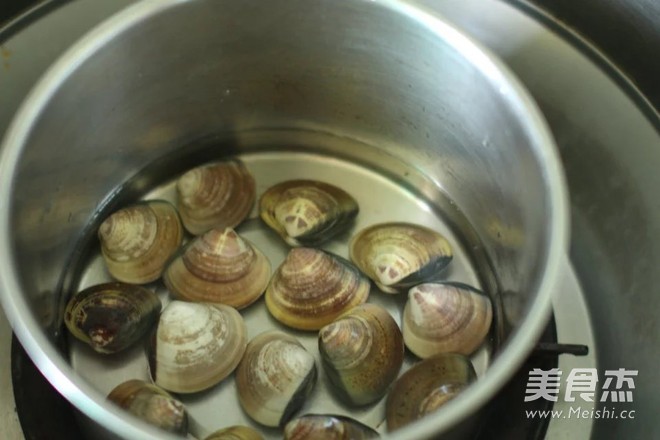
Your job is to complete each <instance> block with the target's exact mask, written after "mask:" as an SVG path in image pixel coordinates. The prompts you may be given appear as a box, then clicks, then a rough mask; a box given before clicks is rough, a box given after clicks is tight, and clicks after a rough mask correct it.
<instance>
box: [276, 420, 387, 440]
mask: <svg viewBox="0 0 660 440" xmlns="http://www.w3.org/2000/svg"><path fill="white" fill-rule="evenodd" d="M376 438H380V435H379V434H378V432H376V431H374V430H373V429H371V428H370V427H369V426H367V425H365V424H363V423H360V422H358V421H357V420H354V419H351V418H350V417H345V416H337V415H329V414H307V415H304V416H302V417H299V418H297V419H293V420H291V421H290V422H289V423H287V424H286V426H285V427H284V440H307V439H314V440H367V439H376Z"/></svg>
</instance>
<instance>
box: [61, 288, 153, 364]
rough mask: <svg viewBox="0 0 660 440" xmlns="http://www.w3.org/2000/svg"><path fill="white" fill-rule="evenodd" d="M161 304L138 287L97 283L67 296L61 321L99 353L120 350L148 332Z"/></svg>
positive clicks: (74, 334) (149, 292)
mask: <svg viewBox="0 0 660 440" xmlns="http://www.w3.org/2000/svg"><path fill="white" fill-rule="evenodd" d="M160 309H161V303H160V300H159V299H158V297H157V296H156V294H155V293H153V292H152V291H150V290H149V289H146V288H144V287H141V286H135V285H131V284H125V283H119V282H113V283H104V284H97V285H95V286H91V287H88V288H87V289H84V290H82V291H81V292H79V293H78V294H76V295H74V296H73V297H71V299H70V300H69V302H68V303H67V306H66V309H65V310H64V324H65V325H66V327H67V328H68V329H69V332H70V333H71V334H72V335H73V336H74V337H75V338H77V339H79V340H81V341H83V342H85V343H86V344H87V345H89V346H90V347H92V348H93V349H94V350H95V351H97V352H99V353H106V354H108V353H117V352H119V351H122V350H124V349H126V348H128V347H130V346H131V345H133V344H134V343H136V342H137V341H138V340H140V339H141V338H143V337H144V336H146V335H147V333H149V330H151V328H152V327H153V326H154V324H156V322H157V321H158V314H159V313H160Z"/></svg>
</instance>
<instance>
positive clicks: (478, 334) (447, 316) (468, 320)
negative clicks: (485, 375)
mask: <svg viewBox="0 0 660 440" xmlns="http://www.w3.org/2000/svg"><path fill="white" fill-rule="evenodd" d="M492 318H493V311H492V306H491V302H490V299H489V298H488V297H487V296H486V295H485V294H484V293H482V292H480V291H479V290H477V289H475V288H474V287H471V286H468V285H466V284H461V283H449V282H447V283H426V284H420V285H419V286H415V287H413V288H412V289H410V292H409V294H408V302H407V303H406V306H405V308H404V311H403V339H404V341H405V343H406V346H407V347H408V349H410V351H412V352H413V353H415V354H416V355H417V356H419V357H421V358H428V357H431V356H434V355H436V354H438V353H461V354H464V355H469V354H471V353H473V352H474V351H475V350H476V349H477V348H479V346H480V345H481V344H482V342H483V341H484V339H485V338H486V336H487V335H488V331H489V330H490V325H491V322H492Z"/></svg>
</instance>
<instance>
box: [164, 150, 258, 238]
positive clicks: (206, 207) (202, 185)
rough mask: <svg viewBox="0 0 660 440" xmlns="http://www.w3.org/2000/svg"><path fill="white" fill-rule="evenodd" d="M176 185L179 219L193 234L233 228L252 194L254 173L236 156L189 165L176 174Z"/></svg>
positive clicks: (245, 213)
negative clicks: (220, 160)
mask: <svg viewBox="0 0 660 440" xmlns="http://www.w3.org/2000/svg"><path fill="white" fill-rule="evenodd" d="M176 189H177V196H178V199H177V207H178V208H179V213H180V214H181V220H182V221H183V225H184V226H185V228H186V230H188V232H190V233H191V234H193V235H199V234H203V233H204V232H206V231H208V230H209V229H211V228H218V229H224V228H235V227H236V226H238V224H239V223H241V222H242V221H243V220H244V219H245V218H246V217H247V216H248V214H249V213H250V211H251V210H252V205H253V204H254V200H255V198H256V189H255V182H254V177H252V175H251V174H250V172H249V171H248V169H247V168H245V165H244V164H243V163H242V162H241V161H239V160H237V159H234V160H228V161H225V162H218V163H213V164H208V165H202V166H199V167H197V168H193V169H192V170H190V171H188V172H186V173H185V174H183V175H182V176H181V177H180V178H179V180H178V181H177V184H176Z"/></svg>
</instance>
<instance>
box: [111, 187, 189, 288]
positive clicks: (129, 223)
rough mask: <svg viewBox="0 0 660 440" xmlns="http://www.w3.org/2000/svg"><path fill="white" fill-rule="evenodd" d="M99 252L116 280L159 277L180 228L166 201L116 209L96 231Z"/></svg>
mask: <svg viewBox="0 0 660 440" xmlns="http://www.w3.org/2000/svg"><path fill="white" fill-rule="evenodd" d="M98 236H99V240H100V242H101V253H102V255H103V260H104V261H105V264H106V266H107V268H108V271H109V272H110V274H111V275H112V276H113V277H114V278H116V279H117V280H119V281H123V282H126V283H132V284H145V283H149V282H151V281H155V280H157V279H158V278H160V276H161V274H162V272H163V269H164V267H165V264H166V263H167V261H168V260H169V258H170V257H171V256H172V255H173V254H174V253H175V252H176V250H177V249H178V248H179V246H181V241H182V240H183V227H182V226H181V222H180V220H179V215H178V214H177V212H176V209H174V206H172V205H171V204H170V203H168V202H165V201H161V200H152V201H147V202H143V203H137V204H135V205H131V206H128V207H126V208H123V209H120V210H119V211H117V212H115V213H113V214H112V215H110V216H109V217H108V218H106V219H105V220H104V221H103V223H101V226H100V227H99V230H98Z"/></svg>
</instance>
